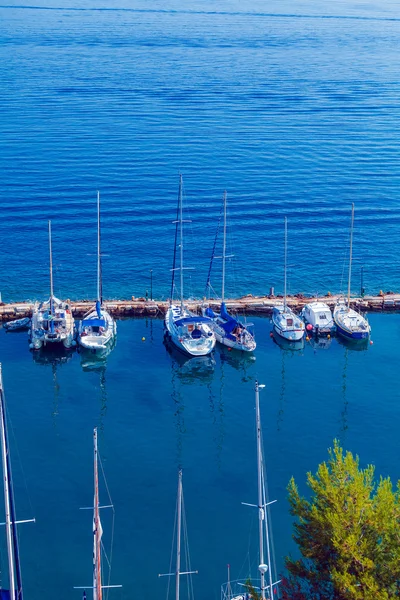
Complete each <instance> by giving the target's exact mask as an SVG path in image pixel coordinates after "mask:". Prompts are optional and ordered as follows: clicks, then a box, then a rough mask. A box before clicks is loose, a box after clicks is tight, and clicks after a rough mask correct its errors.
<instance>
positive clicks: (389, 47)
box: [0, 0, 400, 600]
mask: <svg viewBox="0 0 400 600" xmlns="http://www.w3.org/2000/svg"><path fill="white" fill-rule="evenodd" d="M398 8H399V5H398V3H397V2H385V3H384V4H378V3H372V2H371V3H367V2H361V1H346V2H344V1H343V2H341V1H336V2H335V3H330V4H329V5H328V4H327V3H322V2H309V1H298V2H294V3H293V2H290V3H289V2H287V1H286V0H283V1H282V2H279V3H278V2H274V1H271V2H270V3H268V5H267V4H266V3H264V2H260V1H259V0H249V1H246V2H240V3H239V2H236V1H234V0H225V1H222V0H219V1H216V2H213V3H211V2H209V1H208V0H205V1H203V2H192V3H191V4H190V5H186V6H185V7H184V8H182V3H178V2H176V1H173V0H169V1H168V2H167V3H161V2H156V1H154V2H146V3H145V2H140V1H138V0H135V2H133V3H132V2H130V3H128V2H125V1H124V0H117V1H116V2H114V3H113V4H107V3H103V4H101V3H99V0H96V2H94V1H89V0H83V1H82V2H79V3H78V2H76V1H75V0H71V1H70V2H67V0H62V1H57V2H51V0H46V1H45V2H42V3H40V4H39V3H34V2H32V1H28V2H24V3H23V4H16V3H10V2H7V3H3V4H2V5H0V19H1V27H0V40H1V45H0V78H1V83H2V85H1V90H2V101H1V119H0V144H1V152H0V172H1V177H0V211H1V213H0V214H1V219H0V239H1V241H2V244H1V251H0V291H1V292H2V294H3V299H4V300H6V301H7V300H11V299H15V300H23V299H26V298H43V296H45V295H46V294H47V293H48V250H47V219H51V220H52V223H53V237H54V240H53V242H54V243H53V250H54V262H55V289H56V292H57V294H58V295H59V296H60V297H64V298H67V297H69V298H80V297H93V296H94V295H95V289H96V286H95V284H96V282H95V257H94V252H95V244H96V230H95V222H96V190H97V189H99V190H100V191H101V197H102V225H103V228H102V243H103V251H104V254H105V255H106V256H104V259H103V262H104V291H105V295H106V296H107V297H109V298H115V297H130V296H131V295H135V296H141V295H144V293H145V291H146V289H148V290H149V286H150V279H149V274H150V269H152V270H153V276H154V279H153V293H154V295H155V296H156V297H167V296H168V293H169V284H170V271H169V269H170V267H171V262H172V250H173V236H174V227H173V225H172V223H171V221H173V219H174V217H175V212H176V200H177V191H178V174H179V172H182V173H183V175H184V184H185V212H186V215H187V216H188V217H189V216H190V217H191V219H192V223H191V224H190V225H188V226H187V227H186V234H187V236H186V240H185V256H186V260H187V264H188V265H190V266H193V267H195V270H193V271H187V272H186V281H185V283H186V293H187V295H188V296H189V295H196V296H201V295H202V294H203V290H204V285H205V281H206V275H207V269H208V260H209V255H210V252H211V246H212V243H213V239H214V235H215V229H216V222H217V219H218V215H219V212H220V204H221V199H222V193H223V190H224V189H227V191H228V199H229V217H230V218H229V240H230V251H232V253H234V254H235V258H234V259H232V261H231V264H230V265H229V269H228V276H229V277H228V279H229V281H228V289H227V291H228V293H230V294H241V293H248V292H252V293H254V294H255V293H263V292H266V291H268V290H269V287H270V286H271V285H272V286H275V288H276V289H277V290H281V289H282V279H283V277H282V262H283V217H284V216H287V217H288V220H289V265H290V269H289V285H290V290H291V291H292V292H298V291H303V292H309V293H315V292H320V293H321V292H326V291H327V290H330V291H337V290H339V289H340V288H341V287H344V285H345V284H344V282H342V279H343V272H344V273H345V272H346V271H345V270H344V264H345V259H346V253H347V246H348V238H349V224H350V204H351V202H354V203H355V205H356V225H355V235H354V271H353V272H354V278H353V289H354V290H355V291H358V288H359V276H360V268H361V266H364V273H365V276H364V282H365V286H366V288H367V291H371V292H372V291H377V290H379V289H384V290H388V289H398V287H399V286H398V272H399V266H400V265H399V260H400V259H399V256H400V252H399V251H400V238H399V235H398V231H399V227H400V204H399V201H398V198H397V191H398V188H399V154H398V151H397V146H398V130H399V126H398V124H399V110H400V109H399V104H398V97H399V82H398V67H397V65H398V60H397V46H398V38H399V33H400V32H399V29H400V18H399V12H398ZM218 269H219V267H218ZM218 279H219V277H218V271H217V269H216V272H215V275H214V277H213V284H214V287H215V288H216V289H217V290H218V286H219V282H218ZM370 320H371V324H372V328H373V340H374V342H375V343H374V345H373V346H370V347H367V348H364V349H362V350H360V351H357V350H356V349H354V348H351V347H347V346H344V345H343V344H341V343H340V342H339V341H337V340H333V341H332V343H331V345H330V347H329V348H327V349H326V350H325V349H322V348H313V347H312V346H311V345H309V344H307V345H306V347H305V348H304V350H300V351H293V350H290V349H289V350H288V349H286V350H285V349H281V348H280V347H279V346H277V345H276V344H275V343H274V342H273V340H272V339H271V338H270V337H269V332H270V325H269V322H268V320H264V319H255V320H254V321H255V326H256V332H257V341H258V348H257V351H256V353H255V357H256V360H249V359H248V358H247V359H246V358H243V357H240V356H238V355H236V354H234V353H223V354H222V355H221V352H220V351H218V350H217V351H216V353H215V358H214V360H215V364H213V365H211V366H208V368H205V372H203V371H200V372H199V370H198V369H197V368H196V365H193V363H187V362H186V363H183V361H182V360H179V358H178V357H177V356H175V355H174V356H171V355H170V354H169V353H168V352H167V350H166V349H165V347H164V346H163V344H162V323H161V321H159V320H126V321H119V323H118V340H117V345H116V347H115V349H114V350H113V352H112V353H111V354H110V356H109V357H108V359H107V363H106V364H96V363H95V362H93V361H92V360H90V357H89V359H88V357H85V356H82V355H79V354H77V353H74V354H71V355H69V356H59V357H58V358H54V357H49V356H46V355H41V354H39V355H36V358H34V357H33V355H32V354H31V353H29V351H28V348H27V340H26V337H25V334H15V335H11V334H8V335H6V334H5V333H4V331H3V330H1V331H0V360H1V362H2V364H3V377H4V384H5V388H6V395H7V399H8V405H9V413H10V417H11V423H12V433H11V445H12V448H11V449H12V458H13V464H14V465H15V466H14V480H15V486H16V501H17V507H18V517H19V518H21V519H24V518H30V517H31V516H32V515H34V516H35V517H36V519H37V523H36V525H33V524H27V525H24V526H21V527H20V528H19V530H20V536H21V551H22V562H23V573H24V581H25V587H26V596H27V597H31V598H39V597H40V598H41V600H47V599H48V600H50V598H51V599H53V598H54V597H55V596H56V597H57V598H59V599H60V600H64V599H67V598H71V597H72V598H73V597H77V598H79V597H80V592H78V591H76V592H74V591H73V590H72V587H73V586H74V585H86V584H90V582H91V560H92V547H91V542H92V533H91V528H92V523H91V515H90V511H80V510H79V507H82V506H90V504H91V502H92V429H93V427H94V426H96V425H97V426H98V427H99V431H100V435H99V446H100V451H101V455H102V457H103V464H104V470H105V472H106V474H107V481H108V485H109V489H110V492H111V496H112V499H113V502H114V505H115V508H116V521H115V525H116V529H115V536H114V556H113V576H112V583H122V584H123V586H124V587H123V589H122V591H113V592H112V593H111V592H110V599H111V598H116V599H118V598H133V597H136V596H139V595H140V596H141V597H146V598H147V597H148V598H150V597H151V598H152V597H154V594H157V595H160V594H161V595H163V594H164V592H165V588H166V581H165V580H163V579H158V578H157V574H158V573H161V572H165V571H168V568H169V555H170V541H171V535H172V529H173V521H174V510H175V494H176V483H177V481H176V480H177V469H178V466H182V467H183V469H184V488H185V503H186V509H187V519H188V528H189V535H190V548H191V554H192V564H193V567H194V568H196V569H198V570H199V575H198V576H196V580H195V585H196V588H195V589H196V596H197V597H198V598H203V597H204V598H205V597H212V598H215V599H216V598H218V596H219V585H220V583H221V582H222V581H224V580H225V578H226V575H225V573H226V564H227V563H230V564H231V567H232V576H239V575H247V574H248V571H249V562H251V563H252V565H253V567H254V565H255V564H256V562H257V558H256V528H257V515H256V514H255V513H254V511H252V509H251V508H249V507H245V506H242V505H241V502H242V501H244V502H253V501H254V500H255V497H256V464H255V431H254V392H253V387H254V380H255V378H256V377H258V378H259V379H260V381H261V382H263V383H265V384H266V389H265V391H264V392H263V394H262V397H261V402H262V421H263V428H264V443H265V451H266V456H267V462H268V473H269V487H270V495H271V497H273V498H277V499H278V503H277V504H276V505H273V509H272V513H273V520H274V536H275V547H276V554H277V563H278V566H279V567H280V568H281V566H282V564H283V556H284V555H285V554H286V553H288V552H290V551H292V550H294V548H293V543H292V541H291V519H290V517H289V514H288V506H287V502H286V485H287V483H288V480H289V478H290V477H291V476H292V475H294V476H295V477H296V479H297V480H298V481H299V483H300V487H301V489H302V491H306V488H305V485H304V481H305V473H306V471H308V470H314V469H315V468H316V467H317V465H318V463H319V462H320V461H322V460H324V459H325V458H326V457H327V451H326V449H327V447H328V446H330V445H332V441H333V439H334V437H338V438H339V439H340V440H341V441H342V442H343V444H344V445H345V447H346V448H349V449H351V450H352V451H354V452H357V453H359V454H360V458H361V461H362V464H367V463H369V462H371V463H373V464H375V465H376V468H377V472H378V473H379V474H382V475H391V476H392V477H393V478H394V479H397V478H398V476H399V472H398V465H397V454H398V451H397V430H398V426H397V424H398V420H399V406H400V403H399V392H398V382H397V353H398V345H399V335H400V321H399V316H398V315H390V316H389V315H371V318H370ZM142 337H144V338H145V341H144V342H142V341H141V339H142ZM203 368H204V367H203ZM104 492H105V490H104V486H103V487H102V500H103V501H104V502H106V501H107V496H106V495H105V493H104ZM103 514H104V517H103V520H104V531H105V539H106V542H109V541H110V530H111V518H110V514H109V513H107V511H104V513H103ZM1 550H2V552H1V564H0V571H1V581H2V582H3V581H4V580H6V574H5V572H6V559H5V553H4V544H3V545H2V547H1ZM253 573H254V571H253Z"/></svg>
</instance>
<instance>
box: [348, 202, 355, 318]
mask: <svg viewBox="0 0 400 600" xmlns="http://www.w3.org/2000/svg"><path fill="white" fill-rule="evenodd" d="M353 228H354V202H353V203H352V205H351V227H350V257H349V280H348V287H347V305H348V307H349V308H350V293H351V263H352V260H353Z"/></svg>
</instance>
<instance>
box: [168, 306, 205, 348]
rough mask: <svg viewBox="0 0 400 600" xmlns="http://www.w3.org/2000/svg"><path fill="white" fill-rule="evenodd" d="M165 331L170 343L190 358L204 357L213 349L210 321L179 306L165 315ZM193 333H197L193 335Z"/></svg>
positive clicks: (171, 308) (170, 309) (173, 307)
mask: <svg viewBox="0 0 400 600" xmlns="http://www.w3.org/2000/svg"><path fill="white" fill-rule="evenodd" d="M165 329H166V331H167V332H168V335H169V337H170V340H171V342H172V343H173V344H174V345H175V346H176V347H177V348H178V349H179V350H181V352H184V353H185V354H189V355H190V356H206V355H207V354H210V352H212V351H213V349H214V347H215V342H216V339H215V334H214V332H213V330H212V328H211V325H210V319H206V318H205V317H200V316H198V315H195V314H193V313H191V312H190V311H188V310H187V309H185V308H184V307H183V309H182V308H181V306H171V307H170V308H169V309H168V311H167V314H166V315H165ZM195 332H199V333H198V334H197V335H195Z"/></svg>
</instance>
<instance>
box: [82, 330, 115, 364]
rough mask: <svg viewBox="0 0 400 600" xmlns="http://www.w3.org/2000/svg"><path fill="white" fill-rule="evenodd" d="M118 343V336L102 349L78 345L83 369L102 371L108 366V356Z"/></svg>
mask: <svg viewBox="0 0 400 600" xmlns="http://www.w3.org/2000/svg"><path fill="white" fill-rule="evenodd" d="M116 345H117V338H116V337H114V339H113V341H112V342H111V343H110V344H109V345H108V346H107V347H106V348H102V349H100V350H89V349H87V348H82V347H81V346H78V353H79V354H80V357H81V367H82V370H83V371H96V372H102V371H104V370H105V368H106V366H107V358H108V356H109V355H110V354H111V352H112V351H113V350H114V348H115V346H116Z"/></svg>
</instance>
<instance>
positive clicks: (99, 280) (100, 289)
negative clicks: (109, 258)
mask: <svg viewBox="0 0 400 600" xmlns="http://www.w3.org/2000/svg"><path fill="white" fill-rule="evenodd" d="M97 300H98V301H99V302H100V304H103V284H102V272H101V238H100V192H99V191H98V192H97Z"/></svg>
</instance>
